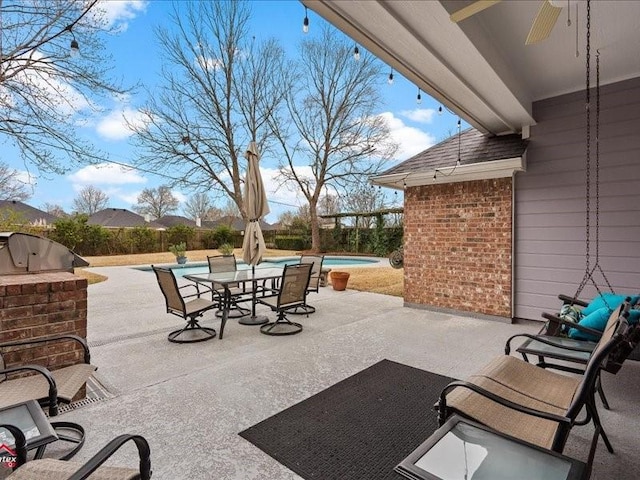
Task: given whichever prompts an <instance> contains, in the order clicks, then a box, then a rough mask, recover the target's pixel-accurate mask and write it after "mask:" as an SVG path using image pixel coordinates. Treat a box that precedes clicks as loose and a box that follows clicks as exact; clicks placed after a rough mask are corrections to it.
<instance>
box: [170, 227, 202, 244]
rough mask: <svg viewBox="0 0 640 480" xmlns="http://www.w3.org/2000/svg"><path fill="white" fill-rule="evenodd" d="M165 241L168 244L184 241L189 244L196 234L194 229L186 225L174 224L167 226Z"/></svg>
mask: <svg viewBox="0 0 640 480" xmlns="http://www.w3.org/2000/svg"><path fill="white" fill-rule="evenodd" d="M166 234H167V241H168V242H169V244H174V245H175V244H176V243H182V242H184V243H186V244H189V243H191V241H192V240H193V239H194V237H195V236H196V229H195V228H193V227H189V226H188V225H174V226H173V227H169V228H167V231H166Z"/></svg>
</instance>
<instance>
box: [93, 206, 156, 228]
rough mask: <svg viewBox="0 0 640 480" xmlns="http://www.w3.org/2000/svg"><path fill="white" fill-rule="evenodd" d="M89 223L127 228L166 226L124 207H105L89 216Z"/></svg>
mask: <svg viewBox="0 0 640 480" xmlns="http://www.w3.org/2000/svg"><path fill="white" fill-rule="evenodd" d="M87 223H88V224H89V225H101V226H103V227H113V228H127V227H149V228H165V226H164V225H161V224H159V223H156V222H147V221H146V220H145V219H144V217H143V216H141V215H138V214H137V213H133V212H131V211H129V210H126V209H124V208H105V209H104V210H100V211H99V212H96V213H94V214H93V215H91V216H90V217H89V220H88V222H87Z"/></svg>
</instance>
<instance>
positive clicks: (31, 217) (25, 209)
mask: <svg viewBox="0 0 640 480" xmlns="http://www.w3.org/2000/svg"><path fill="white" fill-rule="evenodd" d="M0 209H9V210H13V211H14V212H16V213H18V214H19V215H20V216H22V217H24V219H25V220H27V221H28V222H29V223H31V224H37V225H51V224H52V223H53V222H55V221H56V220H58V217H56V216H55V215H51V214H50V213H47V212H45V211H43V210H39V209H37V208H35V207H32V206H31V205H27V204H26V203H22V202H20V201H18V200H0Z"/></svg>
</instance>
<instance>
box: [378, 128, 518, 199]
mask: <svg viewBox="0 0 640 480" xmlns="http://www.w3.org/2000/svg"><path fill="white" fill-rule="evenodd" d="M527 144H528V141H527V140H523V139H522V137H521V136H520V135H517V134H512V135H501V136H486V135H484V134H482V132H480V131H478V130H476V129H474V128H469V129H467V130H465V131H463V132H461V133H460V135H458V134H455V135H453V136H451V137H449V138H447V139H446V140H443V141H442V142H440V143H438V144H436V145H434V146H432V147H430V148H428V149H426V150H425V151H423V152H420V153H418V154H417V155H414V156H413V157H411V158H410V159H408V160H406V161H404V162H402V163H400V164H398V165H396V166H394V167H392V168H390V169H389V170H387V171H386V172H384V173H382V174H380V175H378V176H376V177H374V178H373V180H372V183H374V184H376V185H384V186H388V187H392V188H402V187H403V186H404V185H407V186H416V185H426V184H428V183H451V182H460V181H467V180H474V179H480V178H499V177H504V176H509V175H512V174H513V172H514V171H520V170H524V168H525V164H524V159H523V156H524V154H525V152H526V149H527ZM458 159H460V163H459V164H458Z"/></svg>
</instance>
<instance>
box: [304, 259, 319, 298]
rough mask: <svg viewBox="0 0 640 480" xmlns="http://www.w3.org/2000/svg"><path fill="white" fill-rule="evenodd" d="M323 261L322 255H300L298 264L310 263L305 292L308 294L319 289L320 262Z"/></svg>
mask: <svg viewBox="0 0 640 480" xmlns="http://www.w3.org/2000/svg"><path fill="white" fill-rule="evenodd" d="M323 261H324V255H302V256H301V257H300V263H301V264H304V263H310V264H311V265H312V267H311V277H309V286H308V287H307V290H309V291H310V292H317V291H318V289H319V288H320V273H321V271H322V262H323Z"/></svg>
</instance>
